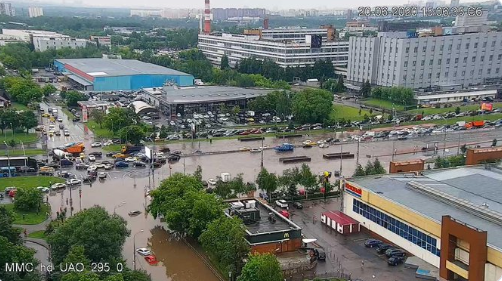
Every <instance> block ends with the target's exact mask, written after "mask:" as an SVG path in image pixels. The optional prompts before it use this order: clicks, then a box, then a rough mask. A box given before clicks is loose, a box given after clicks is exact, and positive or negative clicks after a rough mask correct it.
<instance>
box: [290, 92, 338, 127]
mask: <svg viewBox="0 0 502 281" xmlns="http://www.w3.org/2000/svg"><path fill="white" fill-rule="evenodd" d="M332 102H333V95H332V94H331V93H330V92H328V91H324V90H314V89H306V90H303V91H301V92H299V93H297V94H295V96H294V97H293V104H292V112H293V115H294V116H295V120H296V121H297V122H300V123H320V122H323V121H324V120H325V119H328V118H329V115H330V113H331V111H332V108H333V105H332Z"/></svg>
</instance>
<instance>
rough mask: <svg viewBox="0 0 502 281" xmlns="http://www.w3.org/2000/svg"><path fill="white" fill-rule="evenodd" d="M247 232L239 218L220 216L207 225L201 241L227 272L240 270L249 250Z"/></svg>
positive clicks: (200, 238)
mask: <svg viewBox="0 0 502 281" xmlns="http://www.w3.org/2000/svg"><path fill="white" fill-rule="evenodd" d="M245 237H246V232H245V230H244V228H243V226H242V221H241V220H240V219H239V218H235V217H234V218H232V219H229V218H227V217H223V216H222V217H220V218H218V219H216V220H214V221H212V222H211V223H209V224H208V225H207V230H206V231H204V232H203V233H202V234H201V235H200V237H199V241H200V242H201V244H202V247H203V248H204V250H205V251H206V252H207V253H209V255H210V256H211V257H213V258H214V259H215V260H216V262H217V264H219V265H221V266H223V267H224V270H225V272H232V273H233V274H235V273H237V272H240V270H241V268H242V266H243V264H242V260H243V259H244V258H245V257H246V255H247V253H248V252H249V246H248V243H247V241H246V238H245Z"/></svg>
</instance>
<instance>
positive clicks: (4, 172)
mask: <svg viewBox="0 0 502 281" xmlns="http://www.w3.org/2000/svg"><path fill="white" fill-rule="evenodd" d="M9 169H10V176H11V177H15V176H16V175H17V174H16V172H17V171H16V167H1V168H0V177H2V178H7V177H9Z"/></svg>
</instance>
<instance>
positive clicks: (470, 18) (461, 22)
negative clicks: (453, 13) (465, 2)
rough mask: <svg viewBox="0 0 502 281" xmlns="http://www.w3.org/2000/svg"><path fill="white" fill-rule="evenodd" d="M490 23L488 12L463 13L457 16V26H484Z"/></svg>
mask: <svg viewBox="0 0 502 281" xmlns="http://www.w3.org/2000/svg"><path fill="white" fill-rule="evenodd" d="M487 23H488V12H487V11H483V14H481V15H480V16H478V15H467V14H465V15H462V16H457V17H456V18H455V26H456V27H473V26H482V25H486V24H487Z"/></svg>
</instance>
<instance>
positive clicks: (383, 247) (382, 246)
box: [376, 243, 392, 254]
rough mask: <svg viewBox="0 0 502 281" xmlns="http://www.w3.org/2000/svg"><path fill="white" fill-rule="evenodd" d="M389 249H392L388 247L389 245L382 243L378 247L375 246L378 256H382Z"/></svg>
mask: <svg viewBox="0 0 502 281" xmlns="http://www.w3.org/2000/svg"><path fill="white" fill-rule="evenodd" d="M389 248H392V246H391V245H389V244H383V243H382V244H380V245H378V246H377V248H376V251H377V253H379V254H383V253H385V251H387V250H388V249H389Z"/></svg>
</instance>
